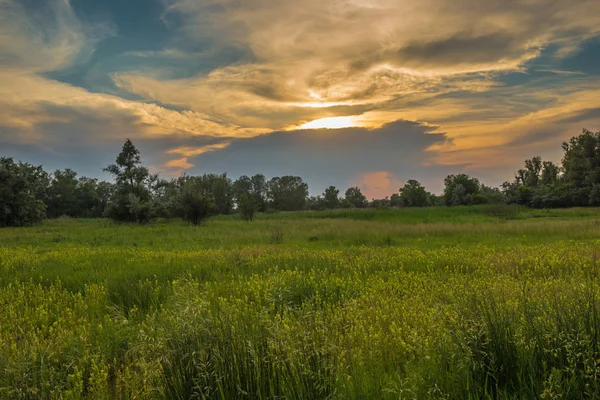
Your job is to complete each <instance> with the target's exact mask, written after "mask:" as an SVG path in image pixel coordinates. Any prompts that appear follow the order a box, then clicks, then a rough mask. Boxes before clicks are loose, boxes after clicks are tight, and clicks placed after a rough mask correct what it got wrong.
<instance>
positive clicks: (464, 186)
mask: <svg viewBox="0 0 600 400" xmlns="http://www.w3.org/2000/svg"><path fill="white" fill-rule="evenodd" d="M444 185H445V187H444V195H443V196H444V203H445V204H446V205H447V206H456V205H469V204H476V203H477V201H476V200H475V199H476V197H475V195H476V194H478V193H479V190H480V188H481V184H480V183H479V180H478V179H477V178H474V177H472V176H469V175H467V174H457V175H448V176H447V177H446V178H445V179H444Z"/></svg>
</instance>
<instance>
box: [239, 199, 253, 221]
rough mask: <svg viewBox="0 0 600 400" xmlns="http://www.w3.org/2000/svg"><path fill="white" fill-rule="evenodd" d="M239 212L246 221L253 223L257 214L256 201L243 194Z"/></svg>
mask: <svg viewBox="0 0 600 400" xmlns="http://www.w3.org/2000/svg"><path fill="white" fill-rule="evenodd" d="M238 211H239V213H240V215H241V216H242V218H243V219H244V221H246V222H252V220H253V219H254V214H255V213H256V199H255V198H254V196H251V195H249V194H243V195H241V196H240V198H239V200H238Z"/></svg>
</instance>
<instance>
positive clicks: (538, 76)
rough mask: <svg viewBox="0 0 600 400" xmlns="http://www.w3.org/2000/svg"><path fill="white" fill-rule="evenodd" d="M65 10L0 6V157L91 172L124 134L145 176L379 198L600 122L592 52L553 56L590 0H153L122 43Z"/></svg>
mask: <svg viewBox="0 0 600 400" xmlns="http://www.w3.org/2000/svg"><path fill="white" fill-rule="evenodd" d="M83 1H90V2H91V0H83ZM109 3H110V2H109ZM81 4H82V3H81V2H77V3H76V2H73V4H71V3H70V2H69V1H67V0H48V1H35V2H22V1H17V0H0V153H4V154H6V155H19V156H21V155H23V156H28V157H32V158H34V159H36V160H40V162H41V161H44V162H46V161H48V162H49V165H52V166H54V165H56V166H62V167H65V166H67V167H75V168H77V166H78V165H81V166H82V167H81V168H83V169H86V170H89V171H99V170H100V169H101V167H103V166H104V165H106V163H107V162H109V161H112V159H113V158H114V155H115V154H116V153H117V152H118V150H119V148H120V145H121V144H122V142H123V140H124V139H125V137H131V138H132V139H133V140H134V142H135V143H136V145H138V147H140V150H142V153H143V154H144V157H145V159H146V160H147V161H149V163H150V164H151V165H153V166H155V167H154V169H155V170H156V171H164V172H166V173H170V174H174V173H179V172H181V171H183V170H186V171H191V172H196V173H203V172H206V171H208V170H212V171H214V172H224V171H228V172H230V173H231V174H232V175H233V176H235V175H236V174H249V173H252V172H254V173H265V174H268V175H282V174H286V173H289V174H292V173H294V174H299V175H302V176H303V177H305V178H306V179H307V180H309V181H310V182H311V183H312V182H314V188H315V190H318V191H320V189H321V188H323V187H322V185H329V184H332V183H333V184H337V185H348V186H349V185H351V184H360V182H361V181H362V182H363V184H364V185H370V186H365V189H366V190H368V191H369V192H372V193H379V192H377V190H379V191H380V192H381V193H383V192H385V191H387V190H388V188H389V189H391V188H392V187H393V186H396V185H398V183H399V182H403V181H404V180H406V179H409V178H417V179H420V180H423V182H424V183H427V182H430V183H431V185H433V186H435V185H439V182H441V180H442V178H443V176H444V175H445V174H446V173H448V172H449V171H448V170H449V169H456V170H457V171H464V170H466V171H470V172H472V173H474V174H476V175H477V174H478V173H479V172H482V173H484V174H487V175H486V176H488V177H490V179H492V180H493V181H492V183H496V182H497V179H498V177H499V176H500V174H501V171H504V173H505V175H506V174H507V172H506V171H509V172H508V174H510V171H512V170H514V169H515V165H520V164H521V162H522V159H523V158H525V157H527V158H528V157H531V156H532V155H536V154H537V153H538V152H540V153H541V154H540V155H543V156H544V157H550V158H553V159H556V157H558V156H559V154H558V153H559V152H560V141H562V140H564V139H566V138H568V137H569V136H572V135H574V134H577V133H578V132H579V131H580V130H581V128H582V127H584V126H586V127H589V128H591V129H595V128H596V127H598V126H599V125H600V121H599V118H600V114H599V113H598V107H600V103H599V102H598V99H599V98H600V85H599V84H598V82H597V77H596V76H594V75H588V74H590V71H593V68H594V67H593V65H592V64H593V63H590V62H588V63H587V64H588V65H586V68H583V67H582V69H581V71H580V70H578V69H577V68H575V67H576V66H574V65H573V62H571V63H569V62H563V61H566V60H579V62H581V60H586V59H588V58H589V55H590V54H592V53H593V52H594V51H597V49H598V48H597V41H594V40H593V39H592V40H587V39H589V38H592V37H594V35H598V34H599V33H600V24H598V22H599V18H598V15H600V3H599V2H598V1H596V0H575V1H571V0H555V1H552V2H548V1H546V0H528V1H521V0H506V1H502V2H490V1H478V0H463V1H460V2H448V1H442V0H407V1H398V0H334V1H329V2H324V1H322V0H303V1H301V2H289V1H278V0H202V1H198V0H169V1H168V2H166V1H165V2H164V4H165V7H166V8H165V11H164V13H163V15H162V20H158V23H159V24H161V29H162V28H164V32H163V31H161V32H160V35H149V34H150V33H152V32H137V31H136V35H137V34H138V33H139V37H137V36H136V37H135V38H128V37H125V36H123V35H124V32H134V31H135V29H137V28H138V27H139V28H140V29H141V27H146V28H147V29H152V28H153V27H154V28H155V27H156V25H155V24H154V25H153V24H152V23H147V24H146V23H140V24H135V25H131V26H130V27H129V26H128V28H131V29H129V30H128V29H122V30H121V31H118V29H117V28H122V27H123V26H122V25H121V26H115V25H113V24H112V23H111V22H110V21H109V20H107V19H104V17H102V18H98V15H87V14H86V13H85V12H82V10H83V9H86V10H94V7H83V8H79V9H76V8H75V6H79V7H81ZM107 9H111V10H112V9H120V8H119V7H112V8H111V7H108V8H107ZM149 16H151V17H152V18H154V19H153V20H152V21H153V22H157V21H155V20H156V18H155V17H156V15H155V14H152V13H149V14H148V15H146V17H149ZM107 18H109V17H107ZM140 18H142V14H140ZM126 19H127V18H124V17H123V16H121V18H120V19H118V20H119V21H123V20H126ZM116 20H117V19H116ZM90 21H94V22H90ZM96 21H101V22H96ZM163 23H164V26H163V25H162V24H163ZM145 33H146V34H148V35H146V34H145ZM115 35H121V36H120V37H119V40H105V39H106V38H110V37H113V36H115ZM147 37H152V38H153V39H152V40H154V42H152V43H148V42H144V39H143V38H147ZM157 38H158V39H157ZM130 39H132V40H130ZM159 39H160V40H159ZM586 40H587V41H586ZM124 42H127V45H126V46H121V44H122V43H124ZM582 43H586V44H585V45H582ZM594 43H596V44H594ZM136 44H139V50H138V49H136V48H135V45H136ZM594 46H596V47H594ZM578 51H581V54H579V55H578V56H574V54H577V52H578ZM569 57H570V58H569ZM590 59H591V58H590ZM73 76H76V77H77V79H74V78H73V79H71V78H72V77H73ZM69 79H71V80H69ZM59 80H63V81H59ZM67 82H70V83H71V84H69V83H67ZM76 84H79V85H85V87H86V88H88V89H89V90H86V89H84V88H83V87H78V86H75V85H76ZM391 121H397V122H393V123H391ZM407 121H415V122H407ZM350 125H353V126H354V128H352V127H349V126H350ZM327 126H329V127H345V128H342V129H339V130H324V129H312V130H311V129H299V127H304V128H319V127H327ZM90 149H92V150H91V151H90ZM434 176H435V179H434ZM369 182H371V183H369ZM428 188H429V186H428ZM432 189H433V190H437V189H436V188H435V187H433V188H432ZM396 190H397V188H395V189H394V192H395V191H396ZM389 194H391V193H389ZM378 196H379V195H378Z"/></svg>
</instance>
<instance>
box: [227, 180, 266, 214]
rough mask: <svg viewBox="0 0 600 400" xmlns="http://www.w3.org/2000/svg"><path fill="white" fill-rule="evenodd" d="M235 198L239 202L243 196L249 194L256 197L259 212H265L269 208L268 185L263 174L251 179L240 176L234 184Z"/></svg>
mask: <svg viewBox="0 0 600 400" xmlns="http://www.w3.org/2000/svg"><path fill="white" fill-rule="evenodd" d="M232 190H233V197H234V200H235V201H236V203H237V202H239V199H240V197H241V196H243V195H245V194H249V195H251V196H252V197H254V202H255V203H256V208H257V211H260V212H264V211H266V207H267V199H266V196H267V183H266V180H265V176H264V175H262V174H256V175H254V176H252V177H251V178H249V177H247V176H246V175H242V176H240V177H239V178H238V179H236V181H235V182H233V188H232Z"/></svg>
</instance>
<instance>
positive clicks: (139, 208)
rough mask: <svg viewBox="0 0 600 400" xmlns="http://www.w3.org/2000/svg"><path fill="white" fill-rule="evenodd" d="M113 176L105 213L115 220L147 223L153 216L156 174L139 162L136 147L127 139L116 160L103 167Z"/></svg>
mask: <svg viewBox="0 0 600 400" xmlns="http://www.w3.org/2000/svg"><path fill="white" fill-rule="evenodd" d="M104 171H106V172H108V173H110V174H111V175H113V177H114V178H115V181H116V184H115V191H114V194H113V196H112V198H111V201H110V203H109V204H108V205H107V207H106V211H105V215H106V216H107V217H109V218H112V219H114V220H115V221H120V222H138V223H142V224H143V223H147V222H148V221H149V220H150V219H152V218H154V217H155V216H156V208H157V204H156V203H155V202H154V199H153V196H152V188H153V185H154V184H156V183H157V181H158V177H157V176H156V175H150V172H149V171H148V168H146V167H144V166H143V165H142V160H141V156H140V152H139V150H138V149H137V148H136V147H135V146H134V145H133V143H132V142H131V140H129V139H127V140H126V141H125V144H124V145H123V148H122V149H121V152H120V153H119V155H118V156H117V159H116V162H115V164H111V165H109V166H108V167H106V168H105V169H104Z"/></svg>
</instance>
